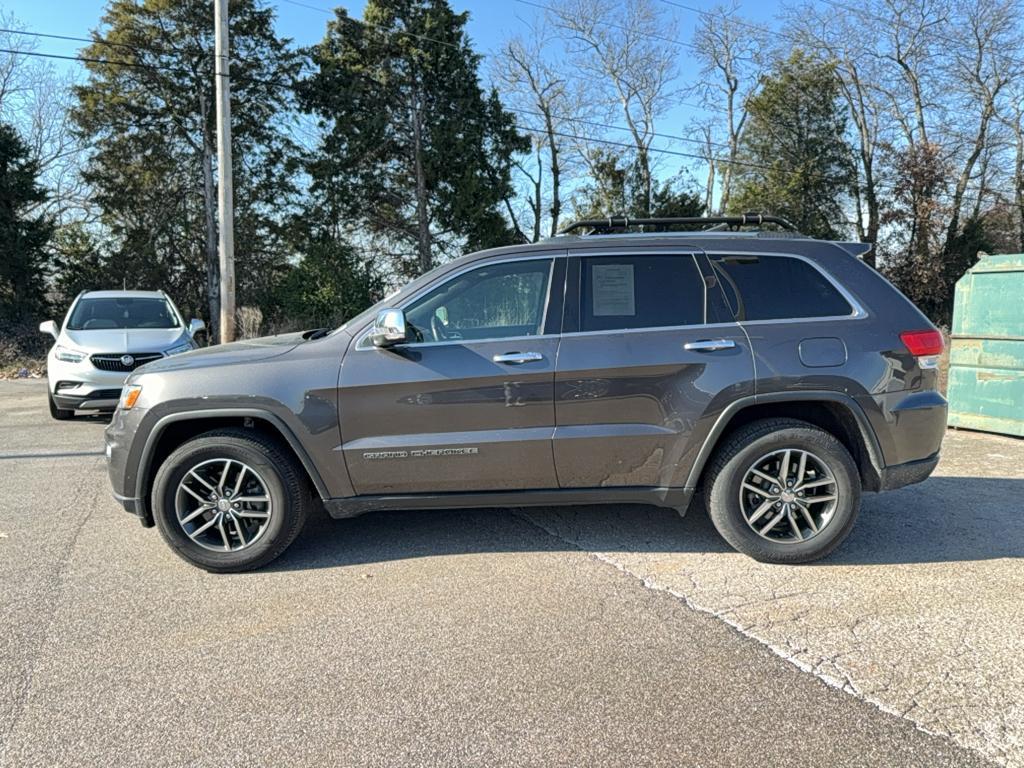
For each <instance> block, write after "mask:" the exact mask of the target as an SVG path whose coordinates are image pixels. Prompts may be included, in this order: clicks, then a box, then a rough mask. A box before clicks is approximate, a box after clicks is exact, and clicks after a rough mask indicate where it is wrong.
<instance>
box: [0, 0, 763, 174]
mask: <svg viewBox="0 0 1024 768" xmlns="http://www.w3.org/2000/svg"><path fill="white" fill-rule="evenodd" d="M450 2H451V4H452V6H453V7H454V8H455V10H457V11H469V14H470V21H469V34H470V37H471V38H472V40H473V43H474V47H475V48H476V50H477V51H479V52H480V53H482V54H484V55H485V57H489V56H490V55H491V54H493V53H494V52H496V51H498V50H499V49H500V48H501V46H502V44H503V41H504V40H505V39H507V38H508V37H509V36H511V35H512V34H515V33H522V32H525V31H526V30H527V25H528V23H529V21H530V20H531V19H532V18H533V17H534V16H535V15H536V14H538V13H540V11H538V10H537V8H536V5H537V4H542V3H544V2H546V0H525V1H524V2H521V1H520V0H450ZM655 2H657V3H661V4H663V6H664V8H665V10H666V11H668V12H671V13H673V14H674V15H675V18H676V21H677V24H678V30H677V33H676V39H678V40H681V41H684V42H685V41H689V40H690V38H691V35H692V32H693V28H694V24H695V23H696V21H697V20H698V18H699V15H698V14H697V13H696V12H694V11H692V10H686V9H683V8H680V7H679V6H678V5H677V4H675V3H673V2H666V0H655ZM676 2H682V4H683V5H688V6H691V7H692V8H697V9H700V8H708V9H710V8H711V6H712V5H713V4H714V3H712V2H709V0H676ZM364 4H365V3H364V2H363V1H362V0H360V1H358V2H341V3H336V2H332V1H331V0H269V5H271V6H272V7H273V8H274V9H275V11H276V15H277V29H278V33H279V34H280V35H282V36H285V37H290V38H292V39H293V40H294V41H295V42H296V44H298V45H300V46H301V45H309V44H311V43H314V42H316V41H318V40H320V39H321V38H322V37H323V32H324V27H325V24H326V22H327V20H328V19H329V18H331V16H332V12H331V9H332V8H334V7H335V6H338V5H340V6H342V7H345V8H347V9H348V11H349V13H350V14H351V15H353V16H355V17H359V16H360V15H361V13H362V9H363V6H364ZM779 5H780V0H748V1H747V2H745V3H743V5H742V15H741V18H744V19H746V20H748V21H763V22H767V23H771V22H772V20H773V16H774V14H775V13H776V12H777V11H778V10H779ZM105 6H106V3H105V2H104V0H0V10H3V11H4V12H5V15H6V14H13V15H14V16H15V18H17V20H18V21H19V22H20V23H22V24H24V25H25V26H26V27H27V28H28V30H30V31H33V32H42V33H47V34H55V35H68V36H73V37H87V36H88V34H89V32H90V30H93V29H95V28H96V27H97V26H98V24H99V20H100V17H101V16H102V14H103V10H104V8H105ZM211 7H212V6H211ZM212 23H213V22H212V19H211V25H212ZM81 45H82V44H81V43H75V42H70V41H63V40H52V39H45V38H41V39H39V40H38V41H37V50H38V51H40V52H45V53H52V54H59V55H65V56H74V55H75V53H76V52H77V50H78V49H79V48H80V47H81ZM688 54H689V51H688V49H686V48H685V47H682V46H681V47H680V49H679V55H680V58H679V62H678V64H679V71H680V85H682V84H684V83H692V82H693V81H694V79H695V77H696V68H695V66H694V63H693V61H692V59H691V57H690V56H689V55H688ZM485 63H486V59H485ZM55 66H58V67H62V68H64V67H66V68H69V69H76V68H78V66H79V65H77V64H75V63H74V62H62V61H56V62H55ZM484 75H485V78H486V67H485V68H484ZM681 98H682V97H681ZM694 114H695V111H694V110H693V109H691V108H689V107H686V106H679V107H677V108H675V109H673V110H672V111H671V112H669V113H668V114H666V115H665V116H664V118H663V119H662V120H661V122H660V124H659V126H658V130H659V132H661V133H667V134H674V135H680V134H683V133H685V132H686V127H687V123H688V122H689V120H690V119H691V117H692V116H693V115H694ZM608 138H616V139H618V138H619V136H618V135H617V134H616V133H615V132H612V133H610V134H609V136H608ZM621 138H622V140H624V141H628V135H627V134H625V133H623V134H622V135H621ZM659 145H660V146H662V147H663V148H672V149H673V150H674V151H677V152H687V151H693V149H694V147H693V146H692V145H688V144H686V143H681V142H673V141H671V140H668V139H659V140H658V142H657V144H656V146H659ZM681 165H688V166H694V163H693V162H692V161H689V160H687V159H686V158H682V157H676V156H668V155H662V156H661V157H660V162H659V166H660V167H659V174H658V175H659V176H662V177H663V178H664V177H666V176H670V175H673V174H674V173H675V172H676V171H677V170H678V169H679V167H680V166H681Z"/></svg>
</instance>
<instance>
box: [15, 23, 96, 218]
mask: <svg viewBox="0 0 1024 768" xmlns="http://www.w3.org/2000/svg"><path fill="white" fill-rule="evenodd" d="M0 27H2V28H4V29H7V30H11V31H9V32H2V33H0V48H3V49H5V50H6V51H9V52H8V53H0V121H3V122H5V123H9V124H11V125H13V126H14V127H15V128H16V129H17V130H18V132H19V133H20V134H21V137H22V139H23V140H24V141H25V142H26V143H27V144H28V145H29V147H30V148H31V150H32V154H33V156H34V159H35V160H36V161H37V162H38V164H39V177H40V181H41V183H42V184H43V186H44V187H45V188H46V189H47V191H48V192H49V196H48V198H47V200H46V201H45V202H43V203H41V204H40V206H39V207H40V209H41V210H42V211H44V212H45V213H47V214H48V215H50V216H52V217H53V219H54V220H55V221H57V222H58V223H60V224H64V223H68V222H69V221H70V220H81V219H84V218H88V217H89V213H90V209H91V206H90V204H89V199H88V194H87V190H86V188H85V185H84V183H83V182H82V178H81V175H80V173H79V169H80V163H81V159H82V154H83V147H82V145H81V142H80V141H79V140H78V138H77V136H76V135H75V133H74V131H73V130H72V126H71V123H70V120H69V118H68V110H69V107H70V104H71V87H72V85H73V84H74V80H73V78H72V77H71V76H70V75H68V74H61V73H59V72H57V71H56V70H55V69H54V67H53V65H52V64H51V63H50V62H48V61H45V60H43V59H39V58H35V57H33V56H32V53H33V52H34V51H35V49H36V47H37V46H36V44H35V41H34V40H30V39H28V38H27V37H25V36H24V35H21V34H19V31H21V30H22V29H23V28H24V27H23V25H21V24H20V23H19V22H18V21H17V20H16V19H15V18H14V17H13V16H11V15H9V14H5V13H2V12H0Z"/></svg>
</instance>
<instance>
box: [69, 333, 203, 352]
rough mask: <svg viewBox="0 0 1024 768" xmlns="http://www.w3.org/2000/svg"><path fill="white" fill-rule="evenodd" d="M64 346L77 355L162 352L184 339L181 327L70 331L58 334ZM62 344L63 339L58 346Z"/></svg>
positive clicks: (184, 335)
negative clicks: (72, 348) (82, 353)
mask: <svg viewBox="0 0 1024 768" xmlns="http://www.w3.org/2000/svg"><path fill="white" fill-rule="evenodd" d="M61 336H62V337H63V338H64V339H67V342H66V343H67V345H69V346H71V347H74V348H75V349H77V350H79V351H81V352H88V353H89V354H94V353H96V352H109V353H112V354H124V353H126V352H133V353H134V352H163V351H164V350H165V349H169V348H170V347H173V346H176V345H177V344H181V343H182V342H184V340H185V339H187V338H188V334H187V333H186V332H185V329H184V328H111V329H109V330H107V329H104V330H90V331H71V330H68V329H66V328H65V329H64V331H63V332H62V333H61ZM63 343H65V342H64V341H63V340H62V341H59V342H58V344H63Z"/></svg>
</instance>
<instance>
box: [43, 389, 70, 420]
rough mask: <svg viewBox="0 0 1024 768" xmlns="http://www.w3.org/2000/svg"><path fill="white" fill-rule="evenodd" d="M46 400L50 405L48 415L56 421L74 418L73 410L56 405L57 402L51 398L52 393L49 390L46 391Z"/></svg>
mask: <svg viewBox="0 0 1024 768" xmlns="http://www.w3.org/2000/svg"><path fill="white" fill-rule="evenodd" d="M46 400H47V402H48V403H49V405H50V415H51V416H52V417H53V418H55V419H56V420H57V421H67V420H68V419H73V418H75V412H74V411H73V410H68V409H67V408H58V407H57V403H56V402H55V401H54V399H53V394H52V393H50V392H49V391H47V393H46Z"/></svg>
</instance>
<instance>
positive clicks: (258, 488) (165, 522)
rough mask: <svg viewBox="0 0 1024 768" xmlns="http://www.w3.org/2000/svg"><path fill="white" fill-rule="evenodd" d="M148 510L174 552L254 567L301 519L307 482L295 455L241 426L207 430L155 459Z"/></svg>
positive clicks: (195, 560) (196, 560)
mask: <svg viewBox="0 0 1024 768" xmlns="http://www.w3.org/2000/svg"><path fill="white" fill-rule="evenodd" d="M152 501H153V513H154V514H153V516H154V518H155V521H156V524H157V527H158V528H159V530H160V534H161V535H162V536H163V538H164V540H165V541H166V542H167V543H168V544H169V545H170V546H171V548H172V549H173V550H174V551H175V553H177V554H178V555H179V556H180V557H182V558H183V559H185V560H187V561H188V562H190V563H192V564H193V565H196V566H199V567H200V568H203V569H205V570H207V571H213V572H217V573H229V572H236V571H246V570H251V569H253V568H259V567H260V566H263V565H266V564H267V563H269V562H270V561H272V560H274V559H275V558H277V557H279V556H280V555H281V554H282V553H283V552H284V551H285V549H287V548H288V546H289V545H290V544H291V543H292V541H294V540H295V537H296V536H298V534H299V532H300V531H301V530H302V526H303V524H304V523H305V521H306V516H307V514H308V509H309V506H310V495H309V488H308V485H307V484H306V482H305V478H304V476H303V474H302V470H301V468H300V467H299V466H298V465H297V463H296V462H295V460H294V457H292V456H291V454H290V453H289V452H288V451H287V450H285V449H283V448H282V447H281V446H280V445H279V444H277V443H276V442H274V441H273V440H270V439H268V438H266V437H264V436H263V435H259V434H255V433H251V432H248V431H246V430H222V431H218V432H209V433H206V434H205V435H200V436H199V437H197V438H195V439H193V440H190V441H188V442H187V443H185V444H183V445H182V446H181V447H179V448H178V449H177V450H175V451H174V452H173V453H172V454H171V455H170V456H168V457H167V459H166V460H165V461H164V462H163V464H161V465H160V469H159V471H158V472H157V476H156V481H155V482H154V484H153V496H152Z"/></svg>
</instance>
